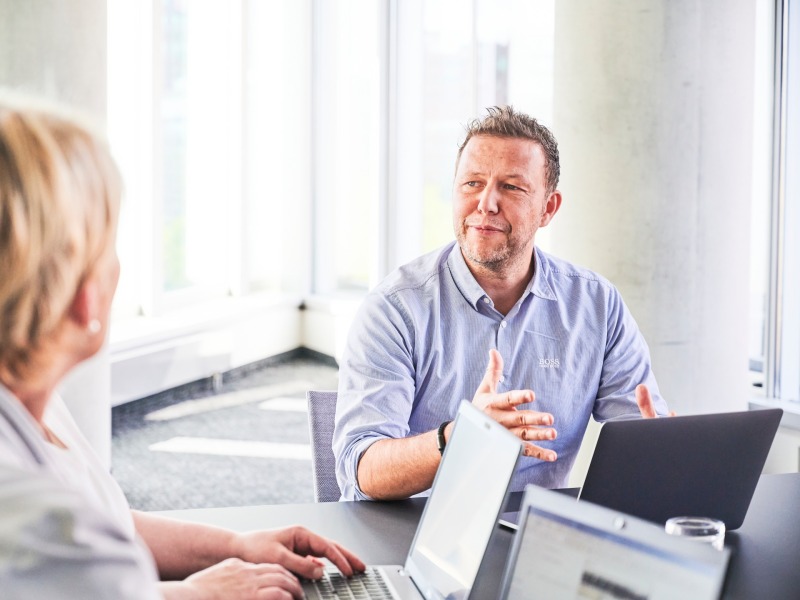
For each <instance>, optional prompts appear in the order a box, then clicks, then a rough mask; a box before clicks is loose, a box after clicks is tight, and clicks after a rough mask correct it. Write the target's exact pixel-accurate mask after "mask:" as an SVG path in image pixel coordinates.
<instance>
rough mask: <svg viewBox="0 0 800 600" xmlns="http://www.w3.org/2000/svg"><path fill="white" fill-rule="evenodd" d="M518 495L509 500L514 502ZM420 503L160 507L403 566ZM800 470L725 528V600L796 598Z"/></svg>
mask: <svg viewBox="0 0 800 600" xmlns="http://www.w3.org/2000/svg"><path fill="white" fill-rule="evenodd" d="M520 498H521V494H513V495H512V496H511V498H510V499H509V502H510V504H511V505H512V506H511V507H512V508H513V505H515V504H516V505H517V506H518V504H519V501H520ZM424 506H425V500H424V499H422V498H413V499H410V500H403V501H400V502H332V503H324V504H284V505H271V506H247V507H232V508H208V509H194V510H178V511H163V512H161V513H159V514H162V515H165V516H171V517H175V518H178V519H183V520H187V521H195V522H201V523H208V524H212V525H217V526H220V527H227V528H230V529H233V530H236V531H248V530H252V529H272V528H276V527H285V526H287V525H293V524H297V525H304V526H305V527H308V528H309V529H312V530H313V531H316V532H317V533H319V534H321V535H325V536H327V537H330V538H333V539H335V540H337V541H339V542H341V543H342V544H344V545H345V546H347V547H348V548H350V549H351V550H353V551H354V552H355V553H356V554H358V555H359V556H360V557H361V558H362V559H363V560H364V561H365V562H367V563H369V564H403V563H404V562H405V556H406V553H407V552H408V549H409V547H410V546H411V541H412V539H413V537H414V532H415V530H416V526H417V522H418V521H419V518H420V516H421V515H422V511H423V508H424ZM795 511H800V473H790V474H785V475H762V477H761V479H760V481H759V483H758V487H757V488H756V492H755V495H754V496H753V500H752V502H751V504H750V508H749V510H748V512H747V517H746V518H745V521H744V524H743V525H742V527H741V528H740V529H738V530H736V531H732V532H728V533H727V534H726V537H725V544H726V545H727V546H728V547H730V548H731V550H732V554H731V561H730V565H729V567H728V575H727V579H726V582H725V590H724V592H723V598H726V599H727V598H731V599H748V600H751V599H760V598H765V599H791V598H797V599H800V514H795ZM512 539H513V533H512V532H511V531H509V530H506V529H504V528H500V527H498V529H497V530H496V531H495V533H494V535H493V536H492V540H491V541H490V545H489V552H488V555H487V559H486V561H485V562H484V564H483V565H482V566H481V572H480V573H479V574H478V579H477V583H476V587H475V590H474V593H473V597H476V598H496V596H497V589H498V586H499V584H500V579H501V577H502V572H503V567H504V565H505V559H506V556H507V554H508V550H509V547H510V544H511V541H512Z"/></svg>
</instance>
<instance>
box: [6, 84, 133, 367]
mask: <svg viewBox="0 0 800 600" xmlns="http://www.w3.org/2000/svg"><path fill="white" fill-rule="evenodd" d="M120 187H121V184H120V177H119V172H118V170H117V167H116V165H115V164H114V161H113V159H112V158H111V154H110V152H109V149H108V146H107V144H106V143H105V141H104V140H103V138H101V137H99V136H98V135H95V134H94V133H92V131H91V129H90V127H88V126H87V125H85V124H81V122H80V120H79V119H78V118H77V117H75V116H72V115H67V114H66V113H64V112H63V110H62V109H56V108H54V107H44V106H43V105H36V106H34V105H33V102H32V101H30V100H26V101H23V100H20V99H19V98H14V97H11V96H9V95H8V94H7V93H0V369H2V371H4V372H5V373H6V374H7V375H8V374H10V375H12V376H13V377H20V376H22V375H23V374H24V373H25V372H27V371H28V370H29V369H30V368H31V367H33V366H34V365H32V364H31V361H32V357H33V356H34V355H35V354H36V353H37V352H38V351H40V350H41V349H43V347H44V346H45V345H46V342H47V339H48V336H51V335H52V334H53V333H55V332H56V330H57V329H58V327H59V325H60V324H61V323H62V321H63V319H64V316H65V315H66V313H67V311H68V310H69V307H70V304H71V302H72V300H73V298H74V297H75V294H76V292H77V290H78V287H79V286H80V284H81V283H82V281H83V280H84V278H85V277H86V276H87V275H88V274H89V273H90V272H91V271H92V269H93V267H94V266H95V264H96V262H97V261H98V260H99V259H100V258H101V257H102V256H104V254H105V253H106V252H108V251H109V250H110V248H111V244H113V241H114V239H115V231H116V223H117V216H118V213H119V200H120V194H121V189H120Z"/></svg>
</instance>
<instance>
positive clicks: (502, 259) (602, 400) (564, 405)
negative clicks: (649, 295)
mask: <svg viewBox="0 0 800 600" xmlns="http://www.w3.org/2000/svg"><path fill="white" fill-rule="evenodd" d="M559 172H560V167H559V157H558V146H557V144H556V140H555V138H554V137H553V135H552V134H551V133H550V131H549V130H548V129H547V128H545V127H543V126H542V125H540V124H539V123H538V122H537V121H536V120H535V119H532V118H530V117H528V116H527V115H524V114H522V113H518V112H516V111H514V110H513V109H512V108H511V107H504V108H497V107H495V108H491V109H489V111H488V115H487V116H486V117H485V118H484V119H482V120H478V121H474V122H473V123H471V124H470V125H469V126H468V128H467V135H466V139H465V140H464V143H463V144H462V146H461V148H460V149H459V151H458V157H457V162H456V174H455V180H454V183H453V226H454V229H455V234H456V240H457V243H450V244H448V245H447V246H445V247H444V248H442V249H439V250H436V251H434V252H431V253H429V254H427V255H425V256H422V257H420V258H418V259H416V260H415V261H413V262H411V263H409V264H407V265H405V266H403V267H400V268H399V269H398V270H396V271H395V272H394V273H392V274H390V275H389V276H388V277H387V278H386V279H385V280H384V281H383V282H382V283H381V284H380V285H379V286H378V287H377V288H376V289H375V290H373V291H372V292H371V293H370V294H369V295H368V296H367V298H366V299H365V301H364V304H363V305H362V307H361V309H360V311H359V313H358V315H357V317H356V319H355V321H354V323H353V326H352V328H351V331H350V335H349V339H348V343H347V347H346V349H345V352H344V357H343V361H342V364H341V368H340V379H339V381H340V383H339V398H338V405H337V410H336V429H335V432H334V439H333V449H334V453H335V454H336V462H337V478H338V481H339V486H340V488H341V490H342V495H343V497H344V498H347V499H367V498H372V499H394V498H403V497H408V496H411V495H414V494H417V493H420V492H423V491H425V490H427V489H428V488H430V486H431V484H432V483H433V478H434V475H435V474H436V469H437V467H438V465H439V462H440V460H441V451H442V449H443V446H444V445H445V444H446V443H447V439H449V436H450V433H451V430H452V423H450V420H451V419H453V418H454V415H455V414H456V410H457V406H458V404H459V402H460V401H461V400H462V399H466V398H471V397H472V398H473V402H474V403H475V404H476V405H478V406H479V407H480V408H482V409H483V410H484V411H485V412H486V413H487V414H489V415H490V416H492V417H493V418H494V419H495V420H497V421H498V422H500V423H501V424H503V425H504V426H506V427H507V428H508V429H509V430H510V431H511V432H512V433H514V434H515V435H517V436H518V437H520V438H521V439H522V440H524V441H525V442H526V443H525V452H524V457H523V458H522V459H521V461H520V467H519V468H518V470H517V472H516V473H515V475H514V479H513V480H512V489H515V490H518V489H522V488H523V487H524V485H525V484H526V483H536V484H539V485H542V486H545V487H563V486H564V485H565V484H566V481H567V477H568V475H569V471H570V469H571V468H572V464H573V462H574V460H575V456H576V454H577V452H578V450H579V447H580V443H581V440H582V438H583V434H584V431H585V429H586V425H587V423H588V420H589V418H590V416H592V415H594V417H595V418H596V419H598V420H601V421H602V420H607V419H612V418H627V417H638V416H639V415H640V414H641V415H642V416H645V417H654V416H657V414H665V413H666V405H665V403H664V401H663V400H662V399H661V397H660V395H659V393H658V387H657V384H656V381H655V377H654V375H653V373H652V370H651V368H650V355H649V350H648V348H647V345H646V343H645V341H644V339H643V337H642V335H641V333H640V332H639V330H638V328H637V326H636V323H635V321H634V320H633V317H632V316H631V314H630V313H629V311H628V309H627V308H626V307H625V304H624V303H623V301H622V298H621V297H620V295H619V292H618V291H617V290H616V289H615V288H614V287H613V286H612V285H611V284H610V283H609V282H608V281H606V280H605V279H603V278H602V277H600V276H599V275H597V274H595V273H593V272H591V271H588V270H586V269H582V268H580V267H576V266H574V265H571V264H569V263H567V262H565V261H562V260H558V259H556V258H554V257H552V256H549V255H547V254H546V253H544V252H542V251H541V250H540V249H538V248H536V247H535V245H534V238H535V236H536V232H537V230H538V229H539V228H540V227H545V226H546V225H548V224H549V223H550V221H551V220H552V219H553V217H554V216H555V214H556V213H557V212H558V209H559V207H560V206H561V193H560V192H559V191H558V189H557V185H558V178H559ZM487 355H488V368H487V367H486V360H487ZM503 359H505V362H504V360H503ZM475 390H477V391H475ZM534 391H535V393H534Z"/></svg>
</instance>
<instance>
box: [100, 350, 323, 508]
mask: <svg viewBox="0 0 800 600" xmlns="http://www.w3.org/2000/svg"><path fill="white" fill-rule="evenodd" d="M337 373H338V371H337V369H336V366H335V365H334V364H333V361H332V360H330V359H327V360H325V359H321V358H318V357H313V356H309V353H308V352H295V353H292V354H291V355H289V356H287V357H282V358H280V359H277V360H272V361H268V362H265V363H262V364H260V365H255V366H250V367H247V368H244V369H239V370H237V371H236V372H231V373H228V374H226V375H224V376H223V377H222V385H221V387H220V386H218V389H217V390H214V389H213V386H212V382H211V381H210V380H208V381H202V382H196V383H193V384H190V385H187V386H183V387H181V388H178V389H176V390H171V391H170V392H166V393H162V394H158V395H156V396H151V397H149V398H144V399H141V400H136V401H133V402H129V403H126V404H124V405H122V406H119V407H116V408H114V410H113V411H112V419H113V421H112V470H113V474H114V477H115V478H116V479H117V481H118V482H119V483H120V485H121V486H122V489H123V491H124V492H125V495H126V496H127V498H128V501H129V502H130V504H131V506H132V507H133V508H136V509H140V510H171V509H183V508H208V507H218V506H247V505H253V504H284V503H301V502H313V501H314V494H313V483H312V472H311V461H310V458H309V456H310V454H309V450H308V447H307V446H308V440H309V435H308V415H307V413H306V412H305V411H304V407H305V391H306V390H307V389H319V390H330V389H336V385H337Z"/></svg>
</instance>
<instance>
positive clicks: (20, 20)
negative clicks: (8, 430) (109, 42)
mask: <svg viewBox="0 0 800 600" xmlns="http://www.w3.org/2000/svg"><path fill="white" fill-rule="evenodd" d="M106 21H107V18H106V2H105V0H81V1H80V2H77V1H74V0H71V1H64V0H37V1H36V2H30V0H0V85H2V86H3V87H9V88H15V89H19V90H23V91H25V92H29V93H32V94H36V95H39V96H45V97H48V98H51V99H53V100H56V101H58V102H60V103H63V104H67V105H71V106H74V107H76V108H78V109H80V110H83V111H84V112H86V113H88V114H91V115H95V116H96V118H97V119H98V120H99V121H101V122H102V120H103V119H105V114H106V33H107V31H106V30H107V26H106ZM62 392H63V395H64V399H65V401H66V402H67V404H68V405H69V406H70V410H71V411H72V413H73V415H74V416H75V417H76V421H77V422H78V425H79V426H80V427H81V429H82V430H83V432H84V434H85V435H86V437H87V438H88V439H89V441H90V442H91V443H92V445H93V446H94V448H95V450H96V451H97V453H98V454H99V456H100V457H101V459H103V460H105V461H106V463H108V464H110V460H111V402H110V397H111V378H110V367H109V361H108V353H107V351H106V349H103V350H101V351H100V353H99V354H98V356H97V357H95V358H93V359H92V360H91V361H88V362H86V363H84V364H83V365H80V367H79V368H78V369H76V370H75V371H74V372H73V373H72V374H71V376H70V377H68V379H67V381H65V382H64V386H63V389H62Z"/></svg>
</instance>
